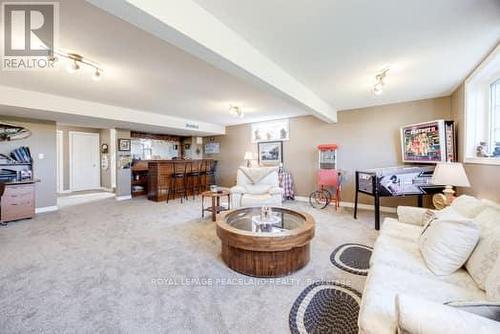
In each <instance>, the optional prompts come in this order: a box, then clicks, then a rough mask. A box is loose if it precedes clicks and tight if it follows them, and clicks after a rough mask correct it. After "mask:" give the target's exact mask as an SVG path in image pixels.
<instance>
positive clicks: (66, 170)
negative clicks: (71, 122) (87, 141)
mask: <svg viewBox="0 0 500 334" xmlns="http://www.w3.org/2000/svg"><path fill="white" fill-rule="evenodd" d="M57 130H58V131H62V133H63V190H70V189H69V133H70V132H71V131H74V132H87V133H100V132H101V130H99V129H93V128H83V127H76V126H63V125H58V126H57Z"/></svg>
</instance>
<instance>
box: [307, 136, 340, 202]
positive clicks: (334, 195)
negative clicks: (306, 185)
mask: <svg viewBox="0 0 500 334" xmlns="http://www.w3.org/2000/svg"><path fill="white" fill-rule="evenodd" d="M337 150H338V145H337V144H322V145H318V151H319V170H318V188H317V190H315V191H313V192H312V193H311V195H309V203H310V204H311V206H312V207H313V208H319V209H323V208H325V207H326V206H327V205H328V204H330V203H331V202H332V201H333V202H335V209H338V208H339V203H340V172H339V170H338V169H337Z"/></svg>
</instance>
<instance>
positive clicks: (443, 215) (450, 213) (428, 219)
mask: <svg viewBox="0 0 500 334" xmlns="http://www.w3.org/2000/svg"><path fill="white" fill-rule="evenodd" d="M464 218H465V217H463V216H462V215H460V214H459V213H458V212H456V211H455V210H453V208H451V207H447V208H444V209H443V210H439V211H438V210H430V209H429V210H427V211H425V213H424V216H423V221H422V222H423V225H424V228H423V229H422V234H423V233H424V232H425V231H426V230H427V228H428V227H429V226H430V224H432V222H434V221H436V220H438V219H451V220H463V219H464Z"/></svg>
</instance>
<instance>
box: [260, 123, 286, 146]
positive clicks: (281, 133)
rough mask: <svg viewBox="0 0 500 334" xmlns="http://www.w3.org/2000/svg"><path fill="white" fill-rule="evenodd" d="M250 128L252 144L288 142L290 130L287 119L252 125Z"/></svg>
mask: <svg viewBox="0 0 500 334" xmlns="http://www.w3.org/2000/svg"><path fill="white" fill-rule="evenodd" d="M250 128H251V130H250V131H251V132H252V133H251V138H252V143H259V142H261V141H273V140H289V139H290V130H289V121H288V119H280V120H277V121H269V122H260V123H253V124H252V126H251V127H250Z"/></svg>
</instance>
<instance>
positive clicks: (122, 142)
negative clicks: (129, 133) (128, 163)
mask: <svg viewBox="0 0 500 334" xmlns="http://www.w3.org/2000/svg"><path fill="white" fill-rule="evenodd" d="M118 151H122V152H123V151H127V152H128V151H130V139H124V138H120V139H118Z"/></svg>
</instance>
